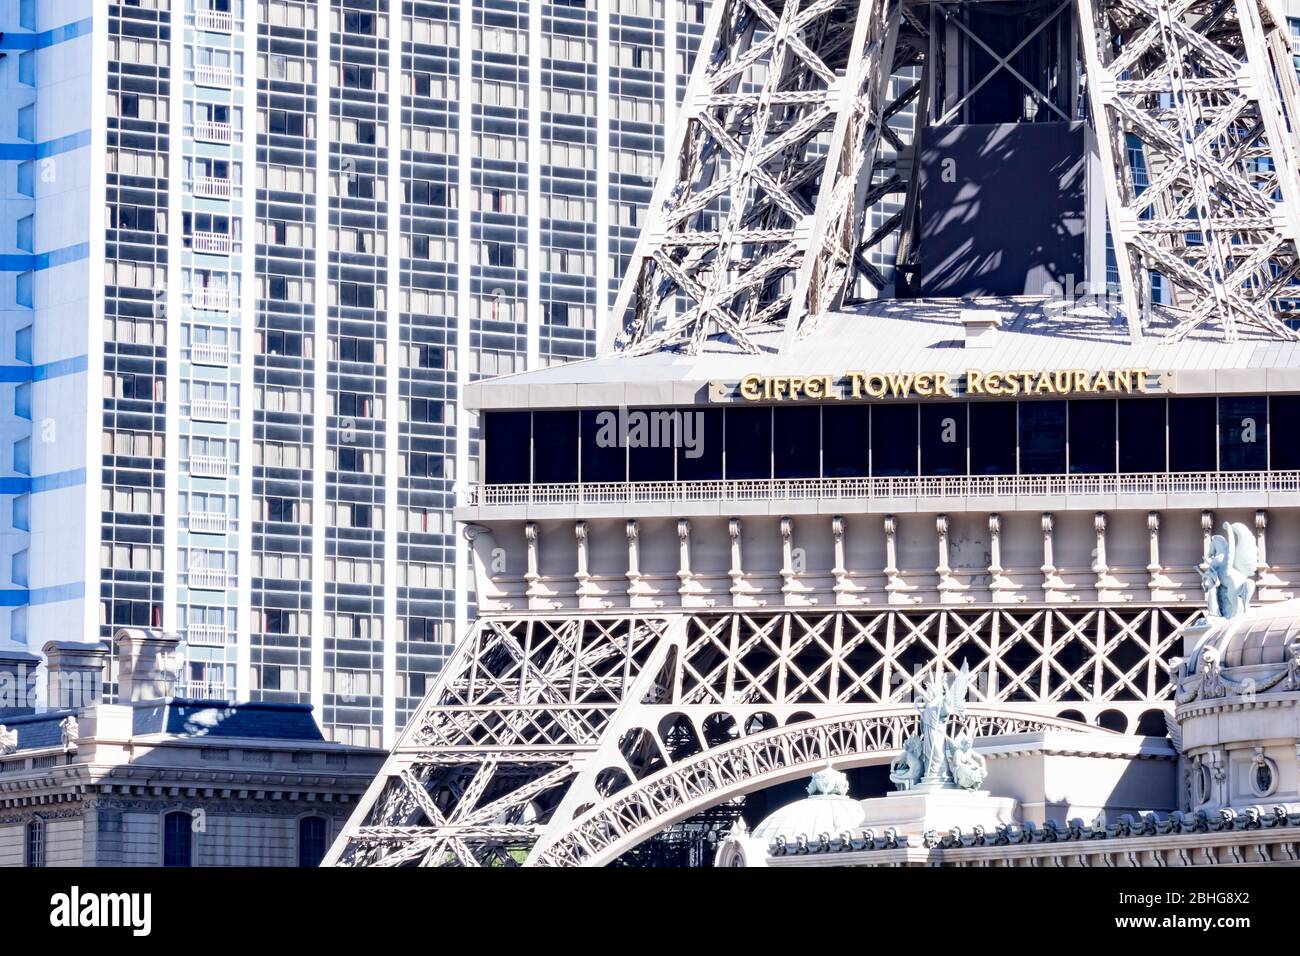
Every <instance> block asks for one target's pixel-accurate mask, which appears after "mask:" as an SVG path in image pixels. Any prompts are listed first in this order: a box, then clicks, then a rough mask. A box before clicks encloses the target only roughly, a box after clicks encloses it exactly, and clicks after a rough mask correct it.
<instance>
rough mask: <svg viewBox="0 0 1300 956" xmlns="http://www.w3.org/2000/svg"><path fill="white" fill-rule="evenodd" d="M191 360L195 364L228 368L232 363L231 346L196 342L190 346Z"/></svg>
mask: <svg viewBox="0 0 1300 956" xmlns="http://www.w3.org/2000/svg"><path fill="white" fill-rule="evenodd" d="M190 361H191V362H192V363H193V364H195V365H210V366H213V367H214V368H227V367H228V366H229V365H230V346H229V345H212V344H209V343H207V342H195V343H194V344H193V345H191V346H190Z"/></svg>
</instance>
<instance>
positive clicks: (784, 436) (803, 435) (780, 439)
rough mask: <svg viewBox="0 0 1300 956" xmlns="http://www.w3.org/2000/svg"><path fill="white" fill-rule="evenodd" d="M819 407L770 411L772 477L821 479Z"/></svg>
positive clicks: (786, 408) (809, 406)
mask: <svg viewBox="0 0 1300 956" xmlns="http://www.w3.org/2000/svg"><path fill="white" fill-rule="evenodd" d="M821 413H822V410H821V406H819V405H781V406H778V407H776V408H774V409H772V474H773V475H774V477H777V478H816V477H818V476H819V475H821V446H822V434H821Z"/></svg>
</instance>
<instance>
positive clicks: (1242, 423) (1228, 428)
mask: <svg viewBox="0 0 1300 956" xmlns="http://www.w3.org/2000/svg"><path fill="white" fill-rule="evenodd" d="M1266 468H1268V399H1267V398H1265V397H1264V396H1263V395H1231V396H1224V397H1222V398H1220V399H1219V470H1220V471H1264V470H1265V469H1266Z"/></svg>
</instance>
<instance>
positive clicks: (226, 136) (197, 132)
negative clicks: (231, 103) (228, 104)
mask: <svg viewBox="0 0 1300 956" xmlns="http://www.w3.org/2000/svg"><path fill="white" fill-rule="evenodd" d="M194 138H195V139H196V140H198V141H199V142H201V143H233V142H234V141H235V130H234V127H232V126H231V125H230V124H229V123H213V122H210V121H208V120H197V121H196V122H195V123H194Z"/></svg>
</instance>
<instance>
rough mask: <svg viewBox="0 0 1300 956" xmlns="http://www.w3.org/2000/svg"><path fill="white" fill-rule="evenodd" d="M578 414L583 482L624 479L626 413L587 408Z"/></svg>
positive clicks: (626, 438) (625, 473)
mask: <svg viewBox="0 0 1300 956" xmlns="http://www.w3.org/2000/svg"><path fill="white" fill-rule="evenodd" d="M581 416H582V480H583V482H584V483H587V482H593V481H627V445H628V434H627V428H626V427H625V424H626V423H627V422H628V415H627V413H626V412H624V413H623V418H622V419H620V418H619V412H618V409H614V408H602V409H595V408H588V409H584V410H583V411H582V412H581Z"/></svg>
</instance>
